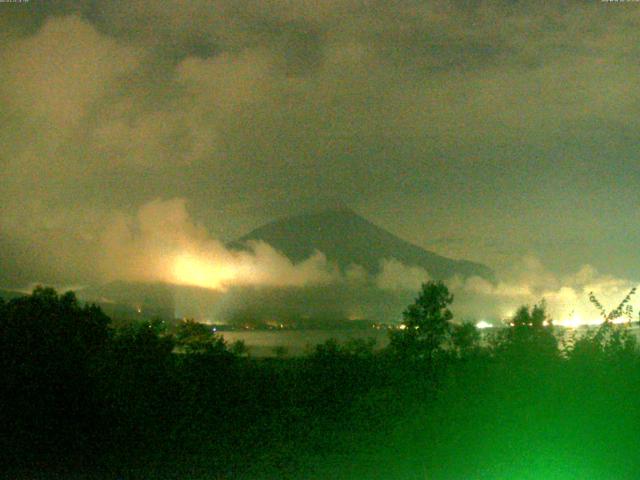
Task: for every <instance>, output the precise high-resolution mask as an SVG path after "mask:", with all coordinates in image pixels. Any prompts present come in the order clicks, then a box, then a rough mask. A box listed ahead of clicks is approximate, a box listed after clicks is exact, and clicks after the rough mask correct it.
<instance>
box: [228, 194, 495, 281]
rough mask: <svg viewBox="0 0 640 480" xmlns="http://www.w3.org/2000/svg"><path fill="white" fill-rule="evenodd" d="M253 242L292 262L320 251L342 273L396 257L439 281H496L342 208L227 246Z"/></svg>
mask: <svg viewBox="0 0 640 480" xmlns="http://www.w3.org/2000/svg"><path fill="white" fill-rule="evenodd" d="M250 241H263V242H265V243H267V244H269V245H271V246H272V247H273V248H274V249H276V250H278V251H279V252H280V253H282V254H284V255H285V256H286V257H287V258H289V259H290V260H291V261H292V262H294V263H297V262H301V261H303V260H305V259H307V258H309V256H311V255H313V253H314V252H315V251H319V252H322V253H323V254H324V255H326V257H327V260H329V261H330V262H335V263H336V264H337V265H338V266H339V267H340V268H341V269H345V268H347V267H349V266H350V265H353V264H356V265H360V266H361V267H363V268H364V269H365V270H367V272H369V273H371V274H377V273H379V272H380V270H381V262H382V261H383V260H385V259H395V260H398V261H400V262H402V263H403V264H405V265H407V266H417V267H421V268H424V269H425V270H426V271H427V272H428V273H429V276H430V277H431V278H433V279H437V280H446V279H448V278H450V277H452V276H454V275H460V276H462V277H471V276H479V277H482V278H485V279H487V280H493V279H494V272H493V271H492V270H491V269H490V268H489V267H487V266H485V265H483V264H480V263H476V262H471V261H467V260H454V259H450V258H447V257H443V256H441V255H438V254H436V253H433V252H430V251H427V250H425V249H423V248H420V247H418V246H417V245H413V244H412V243H409V242H407V241H406V240H403V239H401V238H399V237H397V236H395V235H393V234H392V233H390V232H388V231H386V230H384V229H383V228H380V227H378V226H377V225H374V224H373V223H371V222H370V221H368V220H366V219H365V218H363V217H361V216H360V215H358V214H357V213H355V212H354V211H353V210H351V209H349V208H347V207H343V206H341V207H338V208H333V209H330V210H325V211H321V212H315V213H309V214H303V215H296V216H292V217H286V218H282V219H279V220H276V221H273V222H270V223H267V224H266V225H263V226H261V227H258V228H256V229H255V230H253V231H251V232H249V233H248V234H246V235H244V236H243V237H241V238H239V239H238V240H236V241H234V242H231V243H229V244H228V247H229V248H233V249H246V248H247V246H248V242H250Z"/></svg>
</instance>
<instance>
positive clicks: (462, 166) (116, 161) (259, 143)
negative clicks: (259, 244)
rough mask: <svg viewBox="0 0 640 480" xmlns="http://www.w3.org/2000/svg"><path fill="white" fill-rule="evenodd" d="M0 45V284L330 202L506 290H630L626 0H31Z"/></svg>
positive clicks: (84, 273) (639, 55)
mask: <svg viewBox="0 0 640 480" xmlns="http://www.w3.org/2000/svg"><path fill="white" fill-rule="evenodd" d="M0 40H1V41H0V122H1V125H2V128H0V179H1V181H0V283H1V284H2V285H0V286H4V287H17V286H25V285H28V284H30V283H31V282H47V283H53V284H56V285H82V284H86V283H88V282H96V281H103V280H108V279H113V278H132V279H140V278H141V277H140V275H139V274H140V272H141V271H148V270H149V268H150V267H149V265H148V263H146V262H152V263H153V265H154V266H153V268H151V269H152V270H153V269H156V268H157V269H158V270H159V271H160V270H162V268H164V267H158V266H157V262H156V260H157V259H158V258H160V257H162V255H164V254H165V253H167V251H169V250H170V251H171V252H174V251H176V249H179V248H187V247H188V248H189V249H190V251H193V250H194V249H195V250H197V252H198V254H199V255H201V256H204V257H207V256H209V255H210V256H212V257H214V258H216V259H220V258H223V259H227V257H226V255H227V252H225V251H224V249H223V248H222V247H221V242H224V241H228V240H231V239H233V238H236V237H238V236H240V235H242V234H244V233H246V232H247V231H249V230H251V229H252V228H255V227H257V226H259V225H260V224H263V223H265V222H268V221H270V220H272V219H273V218H278V217H282V216H286V215H289V214H294V213H300V212H304V211H307V210H312V209H319V208H323V207H325V206H328V205H333V204H335V202H336V201H340V202H341V203H344V204H347V205H349V206H350V207H351V208H353V209H354V210H355V211H357V212H358V213H360V214H361V215H363V216H364V217H366V218H368V219H369V220H371V221H373V222H374V223H376V224H377V225H379V226H381V227H384V228H386V229H387V230H389V231H391V232H393V233H395V234H397V235H398V236H400V237H402V238H405V239H407V240H409V241H411V242H413V243H415V244H417V245H419V246H421V247H424V248H426V249H428V250H431V251H434V252H437V253H440V254H442V255H447V256H451V257H453V258H464V259H468V260H474V261H479V262H483V263H485V264H487V265H489V266H491V267H493V268H495V269H496V270H497V271H498V272H505V273H504V274H503V275H504V278H505V279H507V280H504V283H503V284H501V285H498V286H497V287H491V288H495V290H494V291H493V293H494V294H497V295H499V296H501V298H503V297H505V296H509V295H512V294H513V289H517V288H521V289H525V297H526V295H529V294H530V293H531V291H532V289H533V290H535V288H538V290H536V295H537V294H538V293H539V291H540V290H542V291H547V290H549V291H550V292H551V293H550V296H551V297H552V299H553V298H554V297H553V296H554V295H556V296H560V297H562V298H564V299H570V298H573V297H571V295H574V297H576V298H577V297H580V298H581V299H582V296H583V294H584V292H586V291H587V290H589V289H592V288H594V289H596V290H597V287H598V286H601V287H602V289H606V288H610V289H615V292H613V291H612V292H613V293H612V298H613V299H615V298H617V296H619V294H620V293H621V292H623V291H624V290H625V289H626V288H628V287H629V286H630V285H633V284H634V283H633V282H634V281H637V280H638V279H640V255H639V253H638V252H639V251H640V250H639V249H638V246H639V245H640V227H639V225H640V209H639V206H640V200H639V198H640V196H639V195H638V192H639V189H640V166H639V163H638V148H639V147H640V141H639V139H640V135H638V132H639V131H640V125H639V123H640V115H638V114H639V113H640V88H639V87H640V80H639V79H640V4H638V3H634V2H627V3H613V2H600V1H591V2H566V1H556V2H535V1H534V2H517V1H493V2H473V1H460V2H453V1H452V2H447V1H439V2H423V1H417V0H414V1H410V0H406V1H401V0H396V1H387V0H384V1H383V0H360V1H357V0H326V1H308V0H299V1H287V0H262V1H260V0H221V1H204V0H190V1H178V0H164V1H162V2H160V1H157V0H127V1H116V0H110V1H84V0H73V1H68V2H66V1H57V2H56V1H51V2H39V1H35V0H32V1H30V2H28V3H1V4H0ZM167 232H171V235H169V236H171V239H170V240H169V245H168V244H166V243H165V238H166V237H167V235H168V234H167ZM194 245H197V247H193V246H194ZM212 251H213V252H215V253H214V254H211V253H210V252H212ZM271 253H272V252H271ZM271 253H270V252H268V253H267V254H266V256H267V257H269V255H271ZM147 254H148V255H147ZM145 255H146V256H145ZM143 257H144V258H143ZM227 260H228V259H227ZM225 261H226V260H225ZM233 261H237V259H236V260H233ZM233 261H232V262H231V263H233ZM252 261H254V260H252ZM255 261H256V262H258V263H260V260H255ZM269 261H272V263H268V262H267V264H268V265H267V267H264V268H265V271H272V270H277V271H278V272H282V271H283V270H282V269H285V270H286V269H287V268H290V267H291V266H289V265H284V266H283V265H282V264H281V263H278V260H269ZM273 262H275V263H273ZM227 263H228V262H227ZM241 263H242V262H241ZM122 264H125V266H124V267H120V266H119V265H122ZM587 265H588V266H587ZM236 267H237V265H235V266H234V267H233V268H236ZM165 273H166V272H165ZM165 273H162V272H161V273H158V275H156V276H154V277H153V278H154V279H160V280H166V278H167V276H166V275H165ZM265 275H266V274H265ZM291 275H293V276H295V275H294V274H293V273H292V274H291ZM258 277H259V279H260V280H259V281H262V280H263V279H264V278H266V277H260V276H258ZM267 277H268V275H267ZM296 278H298V277H296ZM603 285H604V286H603ZM534 287H535V288H534ZM479 288H480V287H479ZM482 288H485V287H482ZM486 288H489V287H486ZM500 288H502V290H500ZM563 288H564V289H565V290H563ZM527 289H529V290H527ZM567 289H568V290H567ZM602 291H603V292H604V291H605V290H602ZM567 292H569V293H567ZM547 293H548V292H547ZM603 295H604V293H603ZM531 296H532V298H533V294H532V295H531ZM547 296H549V295H547ZM526 299H527V300H528V299H529V298H528V297H526ZM612 301H613V300H612Z"/></svg>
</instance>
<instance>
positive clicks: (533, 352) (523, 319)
mask: <svg viewBox="0 0 640 480" xmlns="http://www.w3.org/2000/svg"><path fill="white" fill-rule="evenodd" d="M509 323H510V324H509V326H508V327H507V328H505V329H504V330H503V331H501V332H500V333H499V334H498V337H497V338H496V339H495V342H494V348H495V350H496V351H497V352H498V353H507V354H509V355H510V356H512V357H516V358H520V359H525V358H528V359H531V358H540V357H549V356H556V355H557V354H558V353H559V351H558V341H557V339H556V337H555V335H554V333H553V324H552V320H551V318H549V316H548V315H547V313H546V305H545V303H544V301H542V302H540V303H539V304H537V305H534V306H533V307H532V308H530V307H528V306H522V307H520V308H519V309H518V310H517V311H516V313H515V315H514V316H513V317H512V318H511V320H510V322H509Z"/></svg>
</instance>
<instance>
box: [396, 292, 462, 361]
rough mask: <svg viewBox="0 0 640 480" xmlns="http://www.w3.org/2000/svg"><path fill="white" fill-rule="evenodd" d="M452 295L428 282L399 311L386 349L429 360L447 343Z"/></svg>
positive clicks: (450, 327)
mask: <svg viewBox="0 0 640 480" xmlns="http://www.w3.org/2000/svg"><path fill="white" fill-rule="evenodd" d="M452 302H453V295H452V294H451V293H449V289H448V288H447V287H446V285H445V284H444V283H442V282H440V281H438V282H433V281H429V282H427V283H423V284H422V288H421V290H420V293H419V294H418V297H417V298H416V299H415V301H414V302H413V303H412V304H411V305H409V306H408V307H407V309H406V310H405V311H404V312H403V314H402V316H403V321H402V324H401V325H400V329H398V330H394V331H392V332H391V333H390V347H391V349H392V350H393V351H394V352H395V353H396V354H398V355H400V356H403V357H410V358H414V359H427V360H432V359H434V357H435V356H436V355H437V354H438V353H439V352H440V351H441V350H442V348H443V346H444V345H445V344H446V343H447V342H448V341H449V339H450V336H451V331H452V325H451V322H450V321H451V319H452V318H453V314H452V313H451V310H449V305H451V303H452Z"/></svg>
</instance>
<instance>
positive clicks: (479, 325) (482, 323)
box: [476, 320, 493, 330]
mask: <svg viewBox="0 0 640 480" xmlns="http://www.w3.org/2000/svg"><path fill="white" fill-rule="evenodd" d="M491 327H493V325H491V324H490V323H489V322H485V321H484V320H480V321H479V322H478V323H476V328H479V329H481V330H482V329H485V328H491Z"/></svg>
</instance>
